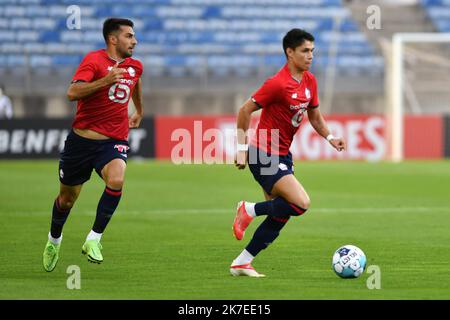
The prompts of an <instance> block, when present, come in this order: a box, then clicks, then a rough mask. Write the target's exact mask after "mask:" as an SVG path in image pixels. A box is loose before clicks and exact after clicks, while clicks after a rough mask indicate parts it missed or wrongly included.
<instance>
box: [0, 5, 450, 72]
mask: <svg viewBox="0 0 450 320" xmlns="http://www.w3.org/2000/svg"><path fill="white" fill-rule="evenodd" d="M19 3H20V5H19ZM422 4H423V5H424V6H425V7H426V8H427V11H428V12H429V14H430V16H431V17H432V19H434V20H433V21H435V25H436V26H437V28H438V29H439V30H443V31H444V30H449V29H450V22H449V21H450V19H449V17H450V0H422ZM70 5H78V6H80V7H81V9H82V21H81V27H82V28H81V29H80V30H69V29H68V28H67V25H66V24H67V17H68V13H67V7H68V6H70ZM124 15H125V16H127V17H129V18H132V19H133V21H135V30H136V35H137V39H138V41H139V42H140V44H139V45H138V47H137V49H136V53H137V54H140V55H142V56H143V57H144V59H143V62H144V64H145V65H146V66H147V67H148V68H146V70H147V71H148V70H150V73H151V74H153V75H156V76H157V75H163V74H164V75H171V76H174V77H179V76H184V75H187V74H200V73H201V72H203V71H202V70H203V69H202V68H204V66H205V65H207V66H209V68H210V71H211V73H213V74H215V75H217V76H220V75H227V74H231V73H233V74H238V75H242V76H249V75H251V74H252V73H254V72H258V70H260V69H263V68H278V67H280V66H281V65H283V64H284V63H285V58H284V54H283V51H282V46H281V40H282V38H283V36H284V34H285V32H286V31H287V30H289V29H290V28H294V27H298V28H304V29H306V30H308V31H310V32H312V33H313V34H314V35H315V37H316V57H317V58H318V62H316V65H320V63H321V61H322V62H323V63H327V59H328V53H329V50H330V47H331V45H332V44H333V41H337V44H338V47H337V48H338V51H337V52H338V58H339V59H338V65H337V66H338V68H344V69H345V68H349V67H351V68H355V69H361V70H365V69H367V68H380V63H379V61H380V59H381V61H382V58H381V57H380V56H379V55H377V53H376V52H375V50H374V48H373V47H372V46H371V45H370V43H369V42H368V40H367V38H366V37H365V35H364V34H363V33H362V32H361V31H359V29H358V26H357V24H356V23H355V21H354V20H353V19H352V17H351V15H350V12H349V10H348V9H347V8H346V7H345V6H343V5H342V2H341V0H264V1H260V0H141V1H139V2H138V1H134V0H121V1H120V2H118V1H116V0H20V1H19V0H3V1H2V6H1V7H0V48H2V49H3V48H4V50H2V53H1V56H2V57H3V56H5V55H7V59H3V62H2V64H3V65H7V66H8V67H10V66H11V65H12V66H17V65H20V64H21V63H22V62H23V61H24V60H23V59H22V58H23V54H24V51H22V55H21V50H27V52H29V53H30V54H31V56H32V57H33V60H32V61H33V64H32V67H33V66H41V65H47V66H49V67H52V68H54V69H57V70H58V69H59V68H61V66H66V65H67V66H68V67H72V68H75V67H76V66H77V64H78V59H79V58H80V57H81V56H83V55H84V54H86V52H87V51H89V50H95V49H97V48H101V47H103V46H104V40H103V36H102V33H101V29H102V23H103V21H104V19H105V18H107V17H110V16H124ZM336 16H339V17H340V18H342V20H341V23H340V25H339V31H340V33H339V34H336V33H333V32H332V30H334V28H335V17H336ZM11 31H13V32H11ZM5 44H6V45H5ZM13 52H14V53H17V58H14V57H12V58H11V56H10V53H13ZM147 55H150V56H152V57H154V58H147ZM20 57H22V58H20ZM5 61H6V62H5ZM205 61H206V62H205ZM318 68H320V66H318Z"/></svg>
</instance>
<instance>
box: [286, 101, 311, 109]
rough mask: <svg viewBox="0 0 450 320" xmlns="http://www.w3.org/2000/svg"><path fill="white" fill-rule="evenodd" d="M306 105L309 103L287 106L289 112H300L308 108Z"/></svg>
mask: <svg viewBox="0 0 450 320" xmlns="http://www.w3.org/2000/svg"><path fill="white" fill-rule="evenodd" d="M308 105H309V101H308V102H303V103H299V104H296V105H292V104H291V105H290V106H289V108H290V109H291V110H300V109H306V108H307V107H308Z"/></svg>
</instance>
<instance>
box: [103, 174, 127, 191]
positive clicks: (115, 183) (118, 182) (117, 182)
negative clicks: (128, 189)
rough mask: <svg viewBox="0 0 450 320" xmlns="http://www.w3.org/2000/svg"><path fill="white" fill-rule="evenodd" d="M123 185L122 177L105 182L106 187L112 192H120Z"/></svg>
mask: <svg viewBox="0 0 450 320" xmlns="http://www.w3.org/2000/svg"><path fill="white" fill-rule="evenodd" d="M123 184H124V178H123V177H111V178H109V179H108V180H107V181H106V185H107V186H108V187H109V188H111V189H114V190H120V189H122V187H123Z"/></svg>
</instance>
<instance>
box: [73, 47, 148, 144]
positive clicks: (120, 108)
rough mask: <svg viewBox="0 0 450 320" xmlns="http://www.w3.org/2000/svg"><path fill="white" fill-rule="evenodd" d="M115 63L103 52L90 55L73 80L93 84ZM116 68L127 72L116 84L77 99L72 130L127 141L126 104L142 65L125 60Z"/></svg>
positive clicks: (130, 59)
mask: <svg viewBox="0 0 450 320" xmlns="http://www.w3.org/2000/svg"><path fill="white" fill-rule="evenodd" d="M115 64H116V61H115V60H113V59H112V58H110V57H109V56H108V53H107V52H106V50H105V49H102V50H97V51H93V52H89V53H88V54H87V55H86V57H85V58H84V59H83V61H82V62H81V64H80V65H79V67H78V69H77V71H76V72H75V75H74V76H73V79H72V80H73V81H85V82H93V81H95V80H98V79H100V78H103V77H104V76H106V75H107V74H108V72H109V71H110V70H111V68H112V67H113V66H114V65H115ZM118 67H119V68H124V69H126V70H127V71H126V72H124V73H122V76H123V78H122V79H121V80H120V82H119V83H114V84H112V85H109V86H106V87H104V88H101V89H99V90H98V91H97V92H95V93H94V94H92V95H90V96H89V97H87V98H84V99H80V100H78V104H77V113H76V115H75V120H74V122H73V124H72V127H73V128H78V129H90V130H93V131H96V132H99V133H101V134H103V135H105V136H108V137H110V138H113V139H117V140H127V139H128V130H129V128H128V101H129V100H130V97H131V94H132V93H133V89H134V86H135V85H136V83H137V82H138V80H139V77H140V76H141V75H142V72H143V66H142V63H141V62H140V61H138V60H136V59H132V58H126V59H125V60H123V61H122V62H120V63H119V66H118Z"/></svg>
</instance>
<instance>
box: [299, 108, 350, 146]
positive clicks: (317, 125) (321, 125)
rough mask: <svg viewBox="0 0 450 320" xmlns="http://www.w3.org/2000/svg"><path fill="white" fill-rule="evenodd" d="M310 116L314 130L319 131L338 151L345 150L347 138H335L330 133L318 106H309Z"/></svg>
mask: <svg viewBox="0 0 450 320" xmlns="http://www.w3.org/2000/svg"><path fill="white" fill-rule="evenodd" d="M308 118H309V122H310V123H311V125H312V127H313V128H314V130H316V131H317V133H318V134H320V135H321V136H322V137H324V138H325V139H327V140H328V142H330V144H331V145H332V146H333V147H334V148H335V149H336V150H338V151H342V150H345V148H346V146H345V140H344V139H342V138H335V137H334V136H333V135H331V134H330V130H329V129H328V126H327V123H326V122H325V119H324V118H323V116H322V113H321V112H320V110H319V108H318V107H315V108H308Z"/></svg>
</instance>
